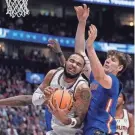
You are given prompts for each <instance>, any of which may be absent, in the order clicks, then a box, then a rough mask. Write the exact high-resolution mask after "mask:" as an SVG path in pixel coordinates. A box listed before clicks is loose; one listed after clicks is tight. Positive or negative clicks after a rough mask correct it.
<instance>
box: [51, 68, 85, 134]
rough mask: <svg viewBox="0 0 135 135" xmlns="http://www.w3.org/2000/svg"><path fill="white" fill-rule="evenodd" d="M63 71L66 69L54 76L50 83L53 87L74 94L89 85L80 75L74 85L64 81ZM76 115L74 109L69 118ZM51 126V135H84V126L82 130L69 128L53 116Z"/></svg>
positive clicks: (60, 70) (59, 70)
mask: <svg viewBox="0 0 135 135" xmlns="http://www.w3.org/2000/svg"><path fill="white" fill-rule="evenodd" d="M63 71H64V69H63V68H61V69H58V71H57V72H56V73H55V74H54V76H53V78H52V81H51V83H50V86H51V87H56V88H60V89H65V90H68V91H69V92H71V93H72V94H74V93H75V90H76V88H77V87H78V86H79V85H81V84H83V83H87V81H86V80H85V79H84V78H83V77H82V76H81V75H80V76H79V77H78V79H77V80H76V82H75V83H74V84H72V85H71V84H68V83H66V82H65V81H64V80H63V73H64V72H63ZM74 114H75V113H74V111H73V109H71V111H70V112H69V114H68V116H69V117H70V118H71V117H74ZM51 126H52V129H53V131H50V135H82V126H81V127H80V128H69V127H67V126H65V125H64V124H63V123H61V122H60V121H59V120H57V119H56V118H55V116H52V121H51Z"/></svg>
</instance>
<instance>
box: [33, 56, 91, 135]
mask: <svg viewBox="0 0 135 135" xmlns="http://www.w3.org/2000/svg"><path fill="white" fill-rule="evenodd" d="M84 66H85V60H84V57H83V56H81V55H80V54H77V53H76V54H73V55H71V56H70V57H69V58H68V60H67V61H66V63H65V67H64V68H60V69H57V70H51V71H49V72H48V74H47V75H46V77H45V79H44V81H43V82H42V83H41V85H40V86H39V87H38V89H37V90H36V91H35V92H34V94H33V97H32V102H33V104H34V105H42V104H45V105H48V106H49V109H50V110H51V113H52V114H53V118H52V129H53V131H51V135H53V134H54V135H55V134H56V135H77V134H79V135H81V134H82V122H83V120H84V117H85V114H86V113H87V110H88V106H89V103H90V97H91V95H90V88H89V86H88V84H87V81H86V80H85V79H84V78H83V77H82V76H81V73H82V71H83V68H84ZM54 87H55V88H60V89H66V90H68V91H69V92H70V93H72V94H73V97H74V104H73V107H72V109H71V111H70V112H69V113H67V112H68V109H67V110H65V109H64V110H62V109H59V108H55V107H54V106H53V105H52V104H51V103H50V102H48V101H49V99H50V96H51V94H52V93H53V92H54V91H55V89H54Z"/></svg>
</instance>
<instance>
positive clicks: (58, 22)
mask: <svg viewBox="0 0 135 135" xmlns="http://www.w3.org/2000/svg"><path fill="white" fill-rule="evenodd" d="M93 23H94V22H93ZM106 23H107V22H106ZM106 23H105V24H104V25H103V26H100V25H99V24H98V22H95V23H94V24H95V25H96V26H97V28H98V37H97V39H96V40H97V41H105V42H116V43H131V44H133V43H134V31H133V27H131V26H117V25H115V24H114V22H113V21H110V22H108V24H106ZM90 24H91V20H90V18H89V19H88V21H87V29H88V26H89V25H90ZM110 26H111V27H110ZM0 27H2V28H9V29H16V30H24V31H30V32H37V33H45V34H52V35H56V36H66V37H74V36H75V33H76V28H77V19H76V17H75V16H67V17H64V18H59V17H56V16H55V15H54V16H51V15H49V14H48V15H47V16H45V15H41V14H39V15H37V16H32V15H31V14H30V15H28V16H26V17H24V18H23V17H22V18H14V19H13V18H11V17H9V16H8V15H6V13H3V15H0ZM87 33H88V32H87V31H86V37H87Z"/></svg>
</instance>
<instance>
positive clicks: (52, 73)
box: [48, 67, 63, 75]
mask: <svg viewBox="0 0 135 135" xmlns="http://www.w3.org/2000/svg"><path fill="white" fill-rule="evenodd" d="M62 69H63V68H62V67H59V68H57V69H51V70H50V71H49V72H48V75H54V74H56V73H57V72H58V71H60V70H62Z"/></svg>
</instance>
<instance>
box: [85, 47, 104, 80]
mask: <svg viewBox="0 0 135 135" xmlns="http://www.w3.org/2000/svg"><path fill="white" fill-rule="evenodd" d="M87 52H88V57H89V60H90V64H91V70H92V72H93V75H94V78H95V79H96V80H98V79H102V78H104V76H105V72H104V69H103V66H102V64H101V63H100V61H99V59H98V57H97V54H96V52H95V49H94V47H93V46H91V47H88V48H87Z"/></svg>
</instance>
